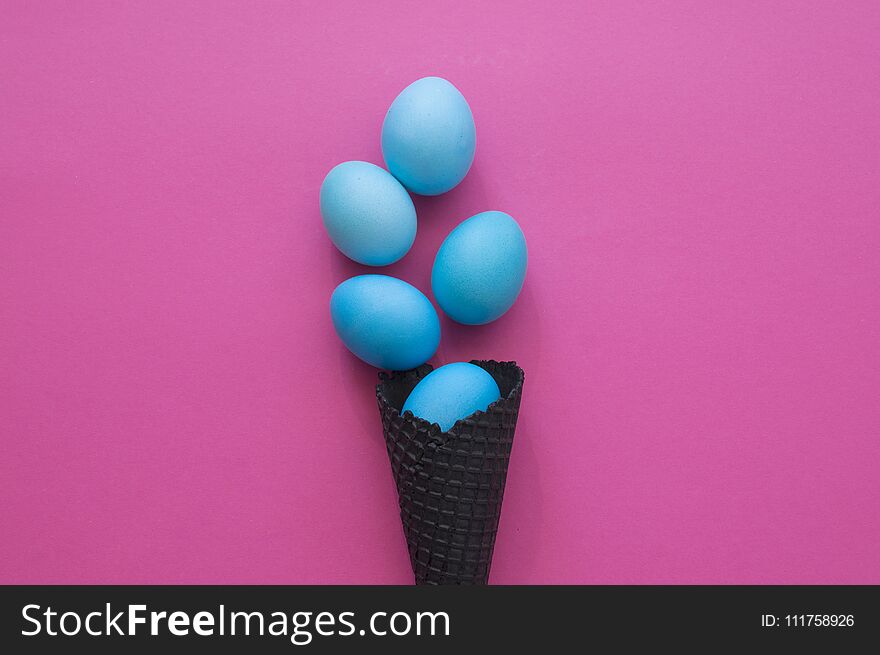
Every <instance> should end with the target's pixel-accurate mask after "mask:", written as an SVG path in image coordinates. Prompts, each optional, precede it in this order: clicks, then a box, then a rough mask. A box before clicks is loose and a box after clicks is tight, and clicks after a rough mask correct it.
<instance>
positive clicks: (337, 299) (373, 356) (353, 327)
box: [330, 275, 440, 371]
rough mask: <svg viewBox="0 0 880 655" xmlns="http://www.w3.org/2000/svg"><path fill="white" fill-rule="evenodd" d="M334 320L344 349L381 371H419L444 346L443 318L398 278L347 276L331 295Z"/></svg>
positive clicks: (428, 302)
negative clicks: (441, 329) (417, 367)
mask: <svg viewBox="0 0 880 655" xmlns="http://www.w3.org/2000/svg"><path fill="white" fill-rule="evenodd" d="M330 316H331V318H332V319H333V327H334V328H335V329H336V334H338V335H339V338H340V339H342V343H344V344H345V346H346V348H348V349H349V350H350V351H351V352H352V353H354V354H355V355H357V356H358V357H360V358H361V359H362V360H364V361H365V362H366V363H367V364H371V365H373V366H376V367H378V368H384V369H388V370H392V371H405V370H409V369H411V368H415V367H416V366H419V365H421V364H424V363H425V362H426V361H428V360H429V359H430V358H431V356H432V355H433V354H434V353H435V352H436V351H437V346H438V345H439V344H440V319H439V318H438V317H437V312H436V311H435V310H434V306H433V305H432V304H431V301H430V300H428V299H427V298H426V297H425V294H423V293H422V292H421V291H419V290H418V289H416V288H415V287H414V286H412V285H410V284H407V283H406V282H404V281H403V280H398V279H397V278H396V277H390V276H388V275H358V276H357V277H353V278H349V279H348V280H346V281H345V282H343V283H342V284H340V285H339V286H338V287H336V290H335V291H334V292H333V295H332V296H331V297H330Z"/></svg>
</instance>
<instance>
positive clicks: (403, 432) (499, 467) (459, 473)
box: [376, 360, 524, 584]
mask: <svg viewBox="0 0 880 655" xmlns="http://www.w3.org/2000/svg"><path fill="white" fill-rule="evenodd" d="M471 363H472V364H476V365H477V366H480V367H482V368H484V369H485V370H486V371H488V372H489V373H490V374H491V375H492V377H493V378H495V381H496V382H497V383H498V388H499V390H500V391H501V398H500V400H497V401H496V402H494V403H492V404H491V405H490V406H489V407H488V408H487V410H486V411H485V412H476V413H475V414H472V415H471V416H469V417H467V418H465V419H462V420H460V421H458V422H457V423H456V424H455V425H453V426H452V427H451V428H450V429H449V431H448V432H441V431H440V426H438V425H437V424H436V423H434V424H430V423H428V422H427V421H425V420H423V419H420V418H417V417H415V416H413V415H412V412H409V411H407V412H406V413H405V414H404V415H403V416H401V415H400V408H401V407H403V403H404V401H405V400H406V398H407V396H409V393H410V391H412V389H413V387H415V386H416V384H417V383H418V382H419V380H421V379H422V378H423V377H425V376H426V375H427V374H428V373H430V372H431V370H432V368H431V366H429V365H427V364H426V365H423V366H420V367H419V368H417V369H414V370H412V371H403V372H396V373H380V374H379V385H378V386H377V387H376V396H377V398H378V400H379V412H380V414H381V416H382V428H383V429H384V431H385V444H386V446H387V448H388V457H389V459H390V460H391V471H392V473H393V475H394V481H395V483H396V484H397V494H398V496H399V499H400V518H401V520H402V521H403V532H404V535H405V536H406V543H407V546H408V548H409V556H410V561H411V562H412V568H413V573H415V580H416V584H486V582H487V581H488V578H489V568H490V566H491V564H492V551H493V550H494V548H495V534H496V532H497V531H498V519H499V517H500V515H501V501H502V499H503V497H504V483H505V481H506V479H507V464H508V462H509V461H510V448H511V445H512V444H513V433H514V430H515V429H516V418H517V414H518V412H519V404H520V399H521V397H522V385H523V377H524V376H523V371H522V369H521V368H519V367H518V366H517V365H516V363H515V362H496V361H483V360H474V361H473V362H471Z"/></svg>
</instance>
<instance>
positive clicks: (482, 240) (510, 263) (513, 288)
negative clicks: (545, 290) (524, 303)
mask: <svg viewBox="0 0 880 655" xmlns="http://www.w3.org/2000/svg"><path fill="white" fill-rule="evenodd" d="M528 260H529V254H528V250H527V249H526V238H525V236H524V235H523V233H522V230H521V229H520V227H519V225H518V224H517V222H516V221H515V220H513V218H512V217H511V216H509V215H507V214H505V213H504V212H498V211H489V212H483V213H482V214H477V215H476V216H471V217H470V218H469V219H467V220H466V221H464V222H463V223H461V224H460V225H459V226H458V227H456V228H455V229H454V230H453V231H452V232H450V233H449V236H447V237H446V239H445V240H444V241H443V243H442V244H441V246H440V250H438V251H437V257H436V259H435V260H434V268H433V270H432V271H431V288H432V289H433V290H434V298H435V299H436V300H437V304H438V305H440V308H441V309H442V310H443V311H444V312H446V314H447V315H448V316H449V318H451V319H452V320H454V321H458V322H459V323H464V324H465V325H482V324H484V323H490V322H491V321H494V320H495V319H496V318H498V317H499V316H501V315H502V314H504V313H505V312H506V311H507V310H508V309H510V308H511V306H512V305H513V303H514V301H515V300H516V298H517V296H519V292H520V291H521V290H522V286H523V281H525V278H526V267H527V265H528Z"/></svg>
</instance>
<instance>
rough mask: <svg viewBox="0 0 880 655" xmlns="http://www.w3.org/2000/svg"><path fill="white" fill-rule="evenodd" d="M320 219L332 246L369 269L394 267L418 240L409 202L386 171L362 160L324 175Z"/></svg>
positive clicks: (404, 192) (349, 162)
mask: <svg viewBox="0 0 880 655" xmlns="http://www.w3.org/2000/svg"><path fill="white" fill-rule="evenodd" d="M321 217H322V218H323V219H324V227H325V228H326V229H327V234H329V235H330V240H331V241H333V243H334V244H335V245H336V247H337V248H339V250H341V251H342V253H343V254H344V255H345V256H347V257H350V258H351V259H353V260H354V261H356V262H358V263H360V264H366V265H368V266H385V265H387V264H392V263H394V262H396V261H397V260H398V259H400V258H401V257H403V256H404V255H405V254H406V253H407V251H408V250H409V249H410V246H412V244H413V241H414V240H415V238H416V208H415V207H414V206H413V202H412V198H410V197H409V194H408V193H407V192H406V189H404V188H403V187H402V186H401V184H400V182H398V181H397V180H396V179H395V178H394V176H393V175H391V174H390V173H389V172H388V171H386V170H385V169H384V168H379V167H378V166H376V165H375V164H370V163H367V162H365V161H347V162H344V163H342V164H339V165H338V166H336V167H334V168H333V170H331V171H330V172H329V173H327V177H325V178H324V183H323V184H322V185H321Z"/></svg>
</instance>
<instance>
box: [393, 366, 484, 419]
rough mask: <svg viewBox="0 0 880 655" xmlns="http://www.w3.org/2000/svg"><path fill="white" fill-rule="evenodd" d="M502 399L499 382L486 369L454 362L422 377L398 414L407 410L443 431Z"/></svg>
mask: <svg viewBox="0 0 880 655" xmlns="http://www.w3.org/2000/svg"><path fill="white" fill-rule="evenodd" d="M500 397H501V391H500V390H499V389H498V383H496V382H495V378H493V377H492V375H491V374H489V372H488V371H486V370H485V369H482V368H480V367H479V366H476V365H475V364H469V363H467V362H457V363H455V364H447V365H446V366H441V367H440V368H438V369H435V370H433V371H431V372H430V373H428V375H426V376H425V377H424V378H422V379H421V380H420V381H419V383H418V384H417V385H416V386H415V388H414V389H413V390H412V391H411V392H410V394H409V396H408V397H407V399H406V402H405V403H404V404H403V409H402V410H401V413H403V412H406V411H410V412H412V413H413V415H415V416H418V417H419V418H422V419H424V420H426V421H428V422H429V423H437V424H438V425H439V426H440V429H441V430H443V431H444V432H446V431H447V430H449V428H451V427H452V426H453V425H455V423H456V421H458V420H460V419H463V418H467V417H468V416H470V415H471V414H473V413H474V412H476V411H486V408H488V407H489V405H491V404H492V403H494V402H495V401H496V400H498V399H499V398H500Z"/></svg>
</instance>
